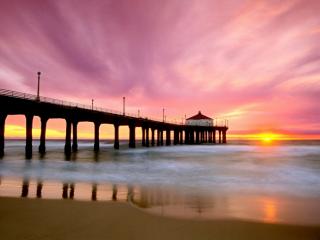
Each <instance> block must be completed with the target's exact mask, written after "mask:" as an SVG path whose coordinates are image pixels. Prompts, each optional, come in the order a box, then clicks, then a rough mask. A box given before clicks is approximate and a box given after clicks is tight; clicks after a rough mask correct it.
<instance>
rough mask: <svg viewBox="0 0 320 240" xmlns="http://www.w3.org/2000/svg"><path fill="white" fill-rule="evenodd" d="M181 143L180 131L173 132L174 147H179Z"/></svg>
mask: <svg viewBox="0 0 320 240" xmlns="http://www.w3.org/2000/svg"><path fill="white" fill-rule="evenodd" d="M178 143H179V131H178V130H174V131H173V145H177V144H178Z"/></svg>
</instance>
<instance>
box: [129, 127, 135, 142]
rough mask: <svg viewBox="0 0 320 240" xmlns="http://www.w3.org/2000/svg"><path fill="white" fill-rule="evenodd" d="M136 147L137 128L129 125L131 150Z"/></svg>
mask: <svg viewBox="0 0 320 240" xmlns="http://www.w3.org/2000/svg"><path fill="white" fill-rule="evenodd" d="M135 147H136V126H135V125H134V123H131V124H129V148H135Z"/></svg>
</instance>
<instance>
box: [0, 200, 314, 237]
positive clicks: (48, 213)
mask: <svg viewBox="0 0 320 240" xmlns="http://www.w3.org/2000/svg"><path fill="white" fill-rule="evenodd" d="M0 232H1V239H6V240H10V239H68V240H70V239H78V240H79V239H131V240H132V239H228V240H230V239H268V240H269V239H282V240H283V239H291V240H293V239H310V240H311V239H315V240H319V239H320V226H294V225H281V224H265V223H256V222H246V221H240V220H239V221H238V220H208V221H197V220H186V219H174V218H166V217H161V216H155V215H151V214H148V213H145V212H143V211H141V210H139V209H136V208H134V207H132V206H130V205H129V204H126V203H117V202H82V201H70V200H43V199H19V198H0Z"/></svg>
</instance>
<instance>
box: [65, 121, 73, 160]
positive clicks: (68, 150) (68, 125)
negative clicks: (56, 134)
mask: <svg viewBox="0 0 320 240" xmlns="http://www.w3.org/2000/svg"><path fill="white" fill-rule="evenodd" d="M71 125H72V124H71V120H69V119H66V139H65V145H64V153H65V154H67V155H70V153H71Z"/></svg>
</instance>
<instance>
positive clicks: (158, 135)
mask: <svg viewBox="0 0 320 240" xmlns="http://www.w3.org/2000/svg"><path fill="white" fill-rule="evenodd" d="M157 146H160V130H159V128H158V129H157Z"/></svg>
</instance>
